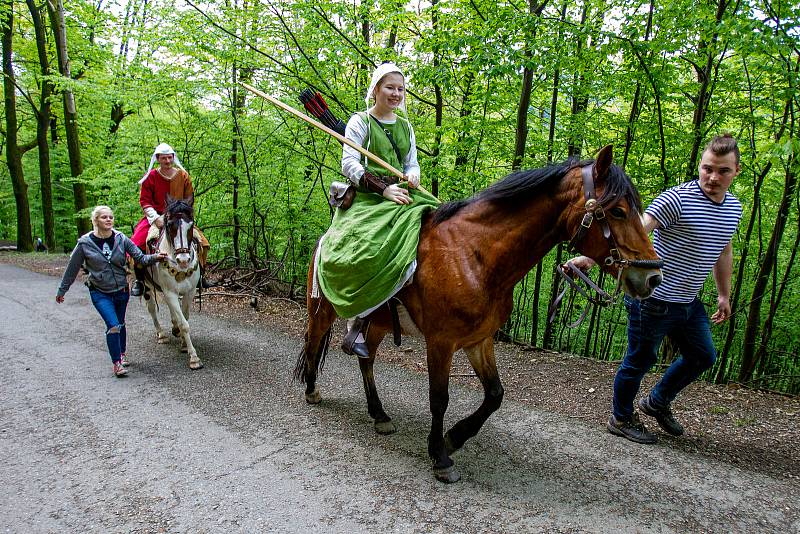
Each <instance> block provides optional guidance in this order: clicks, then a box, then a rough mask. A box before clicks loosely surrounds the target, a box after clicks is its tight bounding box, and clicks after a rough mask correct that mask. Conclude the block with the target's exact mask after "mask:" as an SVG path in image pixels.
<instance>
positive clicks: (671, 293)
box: [645, 180, 742, 303]
mask: <svg viewBox="0 0 800 534" xmlns="http://www.w3.org/2000/svg"><path fill="white" fill-rule="evenodd" d="M645 212H646V213H648V214H650V215H651V216H652V217H653V218H655V219H656V220H657V221H658V224H659V226H660V228H658V229H657V230H655V232H654V240H653V246H654V248H655V249H656V253H658V255H659V256H660V257H661V258H662V259H663V260H664V268H663V269H662V272H663V275H664V281H663V282H662V283H661V285H659V286H658V287H657V288H656V290H655V291H654V292H653V297H655V298H657V299H660V300H665V301H668V302H681V303H688V302H692V301H693V300H694V299H695V298H696V297H697V294H698V293H699V291H700V289H701V288H702V287H703V283H704V282H705V280H706V278H707V277H708V274H709V273H710V272H711V269H712V268H713V267H714V264H715V263H716V262H717V260H718V259H719V256H720V254H721V253H722V251H723V249H724V248H725V247H726V246H727V245H728V243H730V241H731V238H732V237H733V234H734V232H735V231H736V227H737V226H738V225H739V220H740V219H741V217H742V205H741V203H740V202H739V200H738V199H737V198H736V197H735V196H733V195H732V194H731V193H730V192H726V193H725V199H724V200H723V201H722V202H719V203H718V202H714V201H713V200H711V199H710V198H709V197H708V196H706V194H705V193H703V190H702V189H700V184H699V183H698V181H697V180H694V181H692V182H686V183H684V184H681V185H678V186H676V187H673V188H671V189H668V190H666V191H664V192H663V193H661V194H660V195H659V196H658V197H656V199H655V200H653V203H652V204H650V206H648V208H647V209H646V210H645Z"/></svg>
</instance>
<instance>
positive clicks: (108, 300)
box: [89, 288, 130, 363]
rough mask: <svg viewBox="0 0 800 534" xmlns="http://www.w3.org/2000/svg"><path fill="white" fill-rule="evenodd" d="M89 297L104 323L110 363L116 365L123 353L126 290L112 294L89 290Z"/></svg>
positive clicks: (127, 294) (126, 302)
mask: <svg viewBox="0 0 800 534" xmlns="http://www.w3.org/2000/svg"><path fill="white" fill-rule="evenodd" d="M89 295H91V297H92V304H94V307H95V308H96V309H97V313H99V314H100V317H102V318H103V322H105V323H106V343H107V344H108V353H109V354H110V355H111V361H112V362H114V363H117V362H118V361H119V360H120V358H121V356H122V353H124V352H125V341H126V338H125V310H126V309H127V308H128V299H129V298H130V296H129V293H128V289H127V288H126V289H123V290H120V291H115V292H114V293H103V292H102V291H97V290H96V289H90V290H89Z"/></svg>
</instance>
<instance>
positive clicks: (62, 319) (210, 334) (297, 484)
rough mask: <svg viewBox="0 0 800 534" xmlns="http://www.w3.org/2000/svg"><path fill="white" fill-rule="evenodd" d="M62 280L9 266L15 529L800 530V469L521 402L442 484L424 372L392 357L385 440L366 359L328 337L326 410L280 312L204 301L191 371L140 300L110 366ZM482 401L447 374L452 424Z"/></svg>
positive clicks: (5, 446)
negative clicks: (239, 318) (660, 440)
mask: <svg viewBox="0 0 800 534" xmlns="http://www.w3.org/2000/svg"><path fill="white" fill-rule="evenodd" d="M57 283H58V282H57V279H56V278H52V277H48V276H44V275H40V274H35V273H31V272H29V271H26V270H23V269H20V268H17V267H12V266H9V265H0V457H2V461H1V462H0V481H1V482H0V530H2V531H5V532H21V533H38V532H103V533H105V532H303V533H315V532H325V533H340V532H341V533H345V532H346V533H358V532H425V533H428V532H434V533H436V532H441V533H455V532H467V533H472V532H475V533H477V532H542V531H546V532H697V531H703V532H781V533H784V532H800V512H799V511H798V510H800V506H798V504H800V498H799V496H800V488H798V484H797V483H796V482H795V481H791V480H784V479H775V478H770V477H767V476H764V475H762V474H758V473H753V472H749V471H744V470H741V469H738V468H735V467H732V466H730V465H728V464H725V463H720V462H715V461H712V460H709V459H708V458H705V457H702V456H700V455H693V454H690V453H685V452H681V451H676V450H674V449H672V448H670V447H669V445H668V444H666V445H661V444H659V445H655V446H644V445H635V444H632V443H629V442H627V441H626V440H623V439H620V438H617V437H614V436H611V435H609V434H608V433H606V432H605V431H604V429H602V428H599V427H596V426H592V425H588V424H586V423H583V422H581V421H577V420H573V419H569V418H565V417H563V416H560V415H556V414H550V413H546V412H542V411H536V410H533V409H531V408H530V407H528V406H526V405H524V404H522V403H517V402H514V401H508V400H507V401H505V402H504V404H503V406H502V407H501V409H500V410H499V411H498V412H497V413H495V414H494V415H493V416H492V417H491V418H490V419H489V421H488V423H487V424H486V425H485V426H484V427H483V429H482V430H481V432H480V433H479V434H478V436H476V437H475V438H474V439H472V440H471V441H469V442H468V443H467V445H466V446H465V448H464V449H463V450H462V451H460V452H458V453H457V454H456V455H455V456H454V460H455V461H456V465H457V467H458V469H459V471H460V472H461V474H462V477H463V478H462V480H461V481H460V482H458V483H456V484H452V485H445V484H442V483H439V482H437V481H436V480H435V479H434V477H433V475H432V473H431V468H430V462H429V460H428V458H427V454H426V446H425V443H426V436H427V432H428V427H429V424H430V416H429V411H428V403H427V402H428V401H427V398H428V397H427V381H426V379H425V377H424V376H422V375H420V374H417V373H413V372H410V371H407V370H405V369H403V368H400V367H395V366H392V365H384V364H381V363H380V362H378V363H377V364H376V373H375V374H376V380H377V384H378V388H379V391H380V392H381V396H382V399H383V402H384V407H385V408H386V410H387V412H388V413H389V414H390V415H392V417H393V418H394V421H395V423H396V424H397V426H398V429H399V431H398V432H397V433H396V434H393V435H390V436H381V435H378V434H376V433H375V432H374V430H373V427H372V423H371V420H370V419H369V416H368V415H367V412H366V405H365V401H364V396H363V390H362V386H361V379H360V375H359V372H358V365H357V364H356V362H354V361H353V359H352V357H348V356H345V355H344V354H342V353H341V352H340V351H338V350H335V349H334V350H332V351H331V353H330V354H329V355H328V359H327V362H326V366H325V369H324V370H323V374H322V376H321V378H320V387H321V392H322V396H323V402H322V403H321V404H319V405H316V406H310V405H308V404H306V402H305V401H304V399H303V395H302V389H301V388H300V386H299V385H297V384H293V383H291V382H290V372H291V369H292V368H293V366H294V361H295V357H296V355H297V354H298V352H299V350H300V342H299V340H297V339H295V338H293V337H290V336H287V335H285V334H283V333H281V332H277V331H273V330H271V329H270V328H268V327H266V326H265V327H262V328H253V327H248V326H245V325H241V324H239V323H237V322H235V321H232V320H226V319H221V318H218V317H214V316H209V315H206V314H204V313H196V314H194V315H193V317H192V318H191V319H190V324H191V325H192V331H193V341H194V344H195V346H196V348H197V350H198V353H199V355H200V357H201V358H202V359H203V362H204V363H205V368H204V369H202V370H200V371H191V370H189V369H188V367H187V365H186V363H187V358H186V355H185V354H181V353H180V352H179V346H178V342H177V340H173V342H172V343H170V344H167V345H157V344H156V343H155V334H154V331H153V328H152V325H151V323H150V320H149V317H148V316H147V312H146V310H145V306H144V304H143V303H140V302H138V300H136V299H134V300H133V301H132V302H131V303H130V305H129V307H128V320H127V325H128V337H129V341H128V352H129V354H130V357H131V360H132V365H131V367H130V375H129V376H128V377H127V378H123V379H117V378H114V377H113V376H112V373H111V363H110V359H109V357H108V355H107V351H106V348H105V338H104V334H103V328H102V323H101V320H100V318H99V316H98V315H97V313H96V312H95V310H94V308H93V307H92V305H91V302H90V301H89V298H88V292H87V291H86V288H84V287H83V286H81V285H80V284H76V285H74V286H73V288H72V290H71V291H70V292H69V293H68V294H67V297H66V302H65V303H64V304H60V305H57V304H56V303H55V301H54V298H55V293H56V287H57ZM162 315H164V317H165V321H167V324H168V320H167V319H166V310H162ZM479 402H480V392H478V391H476V390H474V389H471V388H466V387H460V386H456V385H453V386H451V404H450V409H449V410H448V418H447V420H448V422H449V423H450V424H452V423H453V422H455V420H457V419H458V418H460V417H463V416H464V415H466V414H468V413H470V412H471V411H472V410H473V409H474V408H475V407H477V405H478V404H479Z"/></svg>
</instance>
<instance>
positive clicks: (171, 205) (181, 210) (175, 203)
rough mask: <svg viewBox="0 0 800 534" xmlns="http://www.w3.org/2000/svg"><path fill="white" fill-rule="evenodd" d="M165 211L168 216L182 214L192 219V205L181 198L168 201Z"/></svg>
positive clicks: (172, 216)
mask: <svg viewBox="0 0 800 534" xmlns="http://www.w3.org/2000/svg"><path fill="white" fill-rule="evenodd" d="M166 212H167V214H169V217H170V218H174V217H175V216H179V215H182V216H185V218H187V219H189V220H190V221H191V220H193V219H194V206H193V205H192V204H190V203H188V202H186V200H183V199H174V200H170V201H168V202H167V209H166Z"/></svg>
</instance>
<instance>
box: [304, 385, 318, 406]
mask: <svg viewBox="0 0 800 534" xmlns="http://www.w3.org/2000/svg"><path fill="white" fill-rule="evenodd" d="M306 402H307V403H309V404H319V403H320V402H322V395H320V394H319V388H318V387H315V388H314V391H312V392H311V393H306Z"/></svg>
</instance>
